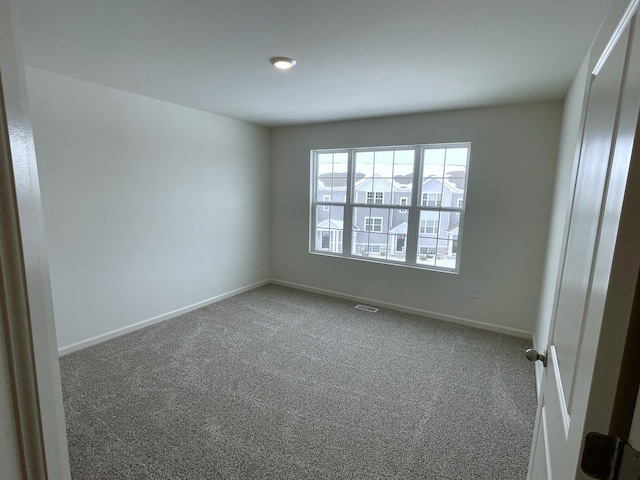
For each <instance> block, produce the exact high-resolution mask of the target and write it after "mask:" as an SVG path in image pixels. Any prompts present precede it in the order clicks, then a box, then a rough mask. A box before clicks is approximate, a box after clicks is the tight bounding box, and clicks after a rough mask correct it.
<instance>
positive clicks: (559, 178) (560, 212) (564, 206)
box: [533, 55, 589, 379]
mask: <svg viewBox="0 0 640 480" xmlns="http://www.w3.org/2000/svg"><path fill="white" fill-rule="evenodd" d="M588 78H589V56H588V55H587V57H586V58H585V60H584V62H583V64H582V66H581V67H580V70H578V73H577V74H576V77H575V79H574V81H573V83H572V84H571V88H570V89H569V92H568V93H567V96H566V98H565V101H564V111H563V116H562V130H561V132H560V148H559V152H558V166H557V169H556V179H555V188H554V192H553V206H552V210H551V219H550V222H549V238H548V240H547V257H546V260H545V264H544V274H543V277H542V288H541V292H540V307H539V310H538V320H537V322H536V326H535V332H534V339H533V344H534V347H535V348H536V349H537V350H538V351H540V352H542V351H544V349H545V348H547V341H548V337H549V328H550V326H551V315H552V313H553V303H554V299H555V293H556V286H557V283H558V282H557V280H558V275H559V273H560V267H561V264H560V262H561V260H562V254H563V248H564V244H563V242H564V236H565V231H566V228H567V223H566V222H567V214H568V208H569V204H570V201H571V195H572V192H573V187H572V185H573V183H574V182H575V179H574V178H573V175H575V173H574V164H575V158H576V154H577V150H576V149H577V148H578V140H579V135H580V132H581V126H580V122H581V120H582V117H583V106H584V105H585V93H586V89H587V80H588ZM536 366H537V368H542V367H541V364H540V363H539V362H538V363H536ZM540 378H541V377H540V376H538V379H540Z"/></svg>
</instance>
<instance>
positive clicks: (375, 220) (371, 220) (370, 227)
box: [364, 217, 382, 232]
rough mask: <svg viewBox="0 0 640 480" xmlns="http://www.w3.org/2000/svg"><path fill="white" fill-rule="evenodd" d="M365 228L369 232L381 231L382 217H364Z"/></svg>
mask: <svg viewBox="0 0 640 480" xmlns="http://www.w3.org/2000/svg"><path fill="white" fill-rule="evenodd" d="M364 229H365V231H367V232H381V231H382V217H364Z"/></svg>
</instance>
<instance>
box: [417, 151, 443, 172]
mask: <svg viewBox="0 0 640 480" xmlns="http://www.w3.org/2000/svg"><path fill="white" fill-rule="evenodd" d="M445 153H446V149H445V148H425V149H424V160H423V163H422V178H423V179H425V178H429V177H436V178H442V177H443V176H444V161H445Z"/></svg>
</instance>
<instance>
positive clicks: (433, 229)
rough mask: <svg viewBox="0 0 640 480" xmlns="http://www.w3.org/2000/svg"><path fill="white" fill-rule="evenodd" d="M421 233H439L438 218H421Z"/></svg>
mask: <svg viewBox="0 0 640 480" xmlns="http://www.w3.org/2000/svg"><path fill="white" fill-rule="evenodd" d="M420 233H431V234H437V233H438V220H429V219H422V220H420Z"/></svg>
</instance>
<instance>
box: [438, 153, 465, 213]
mask: <svg viewBox="0 0 640 480" xmlns="http://www.w3.org/2000/svg"><path fill="white" fill-rule="evenodd" d="M468 157H469V149H468V148H467V147H462V148H460V147H455V148H448V149H447V154H446V164H445V184H446V186H447V187H449V188H448V190H449V191H450V195H449V197H448V198H447V199H446V200H445V203H444V205H445V206H447V207H462V202H463V196H464V189H465V184H466V181H467V160H468Z"/></svg>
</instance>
